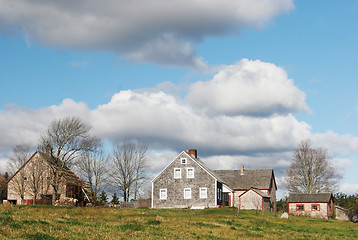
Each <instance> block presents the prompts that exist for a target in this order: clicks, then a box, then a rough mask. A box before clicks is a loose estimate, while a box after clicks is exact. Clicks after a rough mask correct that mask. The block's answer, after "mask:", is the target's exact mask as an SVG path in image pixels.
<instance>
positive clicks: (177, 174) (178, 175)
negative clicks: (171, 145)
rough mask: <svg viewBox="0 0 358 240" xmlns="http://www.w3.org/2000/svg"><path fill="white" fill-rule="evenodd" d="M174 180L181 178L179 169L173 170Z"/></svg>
mask: <svg viewBox="0 0 358 240" xmlns="http://www.w3.org/2000/svg"><path fill="white" fill-rule="evenodd" d="M174 178H181V168H174Z"/></svg>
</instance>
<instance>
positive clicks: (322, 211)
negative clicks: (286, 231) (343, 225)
mask: <svg viewBox="0 0 358 240" xmlns="http://www.w3.org/2000/svg"><path fill="white" fill-rule="evenodd" d="M297 204H299V205H304V210H303V211H301V210H296V209H297ZM312 204H318V205H319V210H318V211H316V210H312ZM327 207H328V214H327ZM288 213H289V214H290V215H295V216H302V217H312V218H328V217H331V216H332V213H333V208H332V210H330V209H329V204H328V203H327V202H325V203H322V202H320V203H318V202H309V203H289V204H288Z"/></svg>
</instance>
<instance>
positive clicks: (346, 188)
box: [339, 183, 358, 195]
mask: <svg viewBox="0 0 358 240" xmlns="http://www.w3.org/2000/svg"><path fill="white" fill-rule="evenodd" d="M339 192H343V193H345V194H348V195H352V194H357V193H358V183H343V184H341V185H340V186H339Z"/></svg>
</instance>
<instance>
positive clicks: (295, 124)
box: [0, 60, 358, 179]
mask: <svg viewBox="0 0 358 240" xmlns="http://www.w3.org/2000/svg"><path fill="white" fill-rule="evenodd" d="M257 65H259V67H257ZM261 68H265V69H266V70H265V71H261V70H260V69H261ZM247 69H256V71H258V72H260V73H261V74H254V71H253V70H252V71H251V72H250V71H248V70H247ZM247 72H249V73H247ZM244 73H247V76H252V75H253V76H254V77H252V78H251V80H252V81H253V82H254V84H255V86H256V87H255V88H252V89H251V91H252V94H251V96H250V99H251V102H241V100H240V98H237V97H236V96H235V94H233V95H232V96H231V97H230V96H229V97H230V98H231V100H232V101H233V102H234V103H236V104H231V105H230V106H231V108H232V109H233V110H230V111H229V110H228V109H224V110H223V109H220V108H218V107H217V106H219V105H217V103H216V102H215V101H214V100H216V101H220V99H219V97H218V96H215V94H216V93H209V94H210V95H211V96H212V99H213V100H212V101H211V102H210V103H207V104H205V105H201V104H198V102H196V101H195V99H194V98H193V97H195V96H194V95H195V94H194V93H197V92H196V91H198V89H199V88H198V85H199V84H201V85H202V86H203V88H208V89H211V88H215V87H213V86H218V85H220V83H221V84H222V86H220V87H219V88H221V90H220V91H223V92H225V91H227V92H230V91H231V90H232V89H233V88H235V87H236V88H237V89H241V88H243V89H250V88H249V87H248V85H250V83H247V82H245V81H241V80H240V77H238V78H236V77H228V76H229V75H230V76H240V75H243V74H244ZM268 73H270V74H271V75H270V74H268ZM268 75H269V77H268ZM218 76H225V77H220V78H219V77H218ZM235 79H239V81H238V82H239V83H240V84H238V83H236V82H235V81H236V80H235ZM262 79H264V80H262ZM277 79H279V80H277ZM220 81H223V82H220ZM267 81H269V82H271V83H272V84H273V85H274V86H275V87H273V88H272V89H270V90H268V91H269V92H270V94H267V95H265V99H266V102H269V103H270V104H269V107H266V108H262V107H261V103H262V94H264V93H262V89H264V88H265V87H266V88H268V84H267ZM225 82H227V83H225ZM225 88H226V89H225ZM255 89H256V91H257V93H255ZM183 91H184V90H183V89H180V87H178V86H176V85H174V84H169V83H163V84H160V85H158V86H157V87H154V88H151V89H137V90H127V91H120V92H118V93H116V94H114V95H113V96H112V98H111V100H110V101H109V102H108V103H106V104H103V105H99V106H97V107H96V108H95V109H89V108H88V107H87V105H86V104H85V103H82V102H75V101H73V100H71V99H64V100H63V101H62V102H61V103H60V104H59V105H54V106H49V107H44V108H40V109H27V108H23V107H19V106H13V105H9V106H7V108H6V109H5V110H2V111H0V136H2V137H1V138H0V166H3V164H4V161H5V160H4V159H6V158H7V157H8V154H9V152H10V151H11V148H12V147H13V146H14V145H16V144H19V143H22V142H31V143H33V144H34V145H36V144H37V141H38V138H39V136H40V134H41V133H42V132H43V131H44V130H45V129H46V127H47V126H48V124H49V123H50V122H51V121H52V120H54V119H59V118H63V117H65V116H70V115H74V116H78V117H80V118H81V119H83V120H84V121H85V122H87V123H88V124H90V125H91V126H92V127H93V129H92V130H93V133H94V134H96V135H97V136H99V137H101V138H103V139H104V140H106V141H107V142H111V141H112V142H116V141H121V140H123V139H124V138H129V139H136V140H138V141H140V142H142V143H145V144H147V145H148V146H149V149H150V151H149V155H148V159H149V163H150V167H149V171H150V172H151V173H156V172H159V171H160V170H161V169H163V168H164V167H165V166H166V165H167V164H169V162H170V161H171V160H173V158H174V157H175V156H176V155H177V154H178V153H179V152H180V151H182V150H185V149H189V148H196V149H197V150H198V153H199V157H200V158H202V159H203V161H204V162H206V163H207V164H208V166H209V167H210V168H212V169H235V168H236V169H238V168H240V165H241V164H243V165H245V166H246V167H247V168H274V169H275V173H276V176H277V177H278V179H281V178H282V176H283V175H284V170H285V169H287V167H288V166H289V165H290V163H291V160H292V159H291V158H292V155H291V154H292V152H293V150H294V148H295V147H296V144H297V143H298V142H299V141H301V140H302V139H307V138H311V139H312V141H313V142H314V143H317V144H319V146H322V147H325V148H329V149H333V150H334V151H331V152H330V154H331V156H332V157H333V158H332V161H333V162H334V163H335V164H338V165H339V168H337V169H338V170H339V173H343V172H345V171H347V168H348V167H349V166H352V164H353V162H352V161H351V159H350V158H349V155H350V154H352V153H357V152H358V147H357V146H358V138H357V137H355V136H351V135H339V134H337V133H334V132H331V131H328V132H325V133H315V134H314V133H312V128H311V126H310V125H309V124H307V123H306V122H303V121H299V120H297V119H296V118H295V116H294V115H293V113H292V112H294V111H298V110H300V109H301V110H305V109H306V107H307V106H306V103H305V98H304V94H303V93H302V92H301V91H300V90H299V89H298V88H297V87H295V85H294V83H293V80H291V79H289V78H287V76H286V73H285V72H284V70H283V69H281V68H278V67H277V66H275V65H273V64H266V63H262V62H260V61H248V60H243V61H241V62H239V63H238V64H236V65H232V66H228V67H224V68H222V70H220V71H219V72H218V73H217V74H216V75H215V76H214V77H213V79H211V80H209V81H207V82H200V83H193V85H192V86H189V88H187V92H183ZM274 91H277V93H276V94H274V93H275V92H274ZM178 92H180V94H178ZM282 92H290V93H291V94H289V95H285V94H281V93H282ZM244 93H245V91H244V92H243V94H244ZM197 94H198V93H197ZM227 95H229V93H228V94H227ZM227 95H225V97H226V96H227ZM276 95H279V97H277V96H276ZM294 100H296V101H294ZM252 103H256V105H252ZM284 103H290V104H291V103H292V104H291V105H290V104H288V105H284V106H285V107H286V111H278V110H277V109H282V108H283V107H277V106H276V105H280V104H282V105H283V104H284ZM245 104H249V105H250V106H251V107H252V108H253V109H256V108H257V109H260V111H261V112H260V111H259V110H256V112H255V114H253V113H252V112H250V113H248V111H247V110H245V109H250V108H248V107H245ZM236 105H239V106H240V107H239V108H236ZM237 109H240V110H237ZM242 109H244V110H242ZM270 111H271V112H270ZM344 154H346V155H347V156H345V157H342V155H344ZM343 166H344V167H343Z"/></svg>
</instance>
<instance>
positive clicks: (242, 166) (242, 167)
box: [240, 165, 244, 175]
mask: <svg viewBox="0 0 358 240" xmlns="http://www.w3.org/2000/svg"><path fill="white" fill-rule="evenodd" d="M240 175H244V165H241V173H240Z"/></svg>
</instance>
